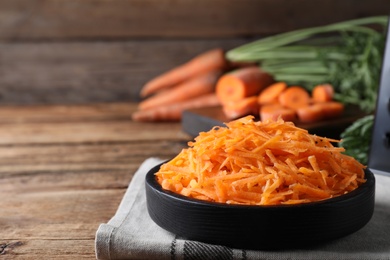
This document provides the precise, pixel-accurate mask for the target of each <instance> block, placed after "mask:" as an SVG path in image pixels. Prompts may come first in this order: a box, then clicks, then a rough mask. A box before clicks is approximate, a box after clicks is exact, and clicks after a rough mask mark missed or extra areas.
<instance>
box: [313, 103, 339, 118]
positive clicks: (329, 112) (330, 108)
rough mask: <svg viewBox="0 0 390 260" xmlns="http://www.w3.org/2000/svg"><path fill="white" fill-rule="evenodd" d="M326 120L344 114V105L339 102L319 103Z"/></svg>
mask: <svg viewBox="0 0 390 260" xmlns="http://www.w3.org/2000/svg"><path fill="white" fill-rule="evenodd" d="M318 105H320V106H321V109H322V112H323V113H324V117H325V118H335V117H338V116H340V115H341V114H342V113H343V112H344V104H343V103H341V102H337V101H330V102H324V103H319V104H318Z"/></svg>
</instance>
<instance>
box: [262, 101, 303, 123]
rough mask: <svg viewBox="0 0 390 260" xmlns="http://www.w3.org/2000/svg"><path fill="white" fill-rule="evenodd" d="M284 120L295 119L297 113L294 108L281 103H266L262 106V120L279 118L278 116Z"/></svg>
mask: <svg viewBox="0 0 390 260" xmlns="http://www.w3.org/2000/svg"><path fill="white" fill-rule="evenodd" d="M279 117H280V118H281V119H283V120H284V121H295V120H296V117H297V116H296V113H295V111H294V110H293V109H291V108H287V107H283V106H282V105H280V104H277V103H276V104H266V105H263V106H261V107H260V119H261V120H262V121H265V120H268V119H271V120H278V118H279Z"/></svg>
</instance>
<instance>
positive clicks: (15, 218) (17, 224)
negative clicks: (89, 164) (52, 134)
mask: <svg viewBox="0 0 390 260" xmlns="http://www.w3.org/2000/svg"><path fill="white" fill-rule="evenodd" d="M124 192H125V189H115V190H104V191H102V190H85V191H82V192H80V191H79V192H75V191H72V190H68V191H44V190H41V191H37V192H23V191H22V192H20V193H17V194H4V193H1V197H2V211H0V220H1V223H2V228H1V229H0V245H1V246H0V248H1V247H3V249H0V250H2V253H1V256H2V259H3V256H5V257H11V256H12V257H13V256H14V255H17V256H18V257H20V258H23V259H30V258H31V259H34V258H42V257H43V256H44V257H45V258H50V259H51V258H52V257H53V258H62V257H64V256H73V258H76V259H79V256H86V255H87V256H88V257H90V256H93V255H94V235H95V233H96V230H97V228H98V226H99V224H100V223H103V222H106V221H108V220H109V219H110V218H111V217H112V216H113V214H114V213H115V211H116V209H117V207H118V205H119V202H120V201H121V198H122V197H123V194H124ZM72 228H73V229H72ZM20 238H24V239H20ZM74 241H83V242H82V243H81V244H80V245H78V246H71V247H69V248H67V247H66V246H65V245H71V244H72V242H74ZM48 245H49V246H48ZM80 246H81V247H80ZM22 256H24V257H22ZM12 259H14V258H12Z"/></svg>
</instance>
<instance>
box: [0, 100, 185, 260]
mask: <svg viewBox="0 0 390 260" xmlns="http://www.w3.org/2000/svg"><path fill="white" fill-rule="evenodd" d="M135 108H136V105H135V104H131V103H109V104H91V105H68V106H65V105H39V106H0V165H1V167H0V198H1V209H0V259H1V260H2V259H95V249H94V239H95V233H96V230H97V228H98V226H99V224H100V223H103V222H107V221H108V220H109V219H110V218H111V217H112V216H113V215H114V213H115V211H116V209H117V207H118V205H119V203H120V201H121V199H122V197H123V195H124V192H125V191H126V189H127V187H128V184H129V182H130V181H131V178H132V175H133V173H134V172H135V171H136V169H137V168H138V167H139V165H140V164H141V163H142V162H143V161H144V160H145V159H146V158H149V157H160V158H171V157H172V156H174V155H175V154H177V153H178V152H179V151H180V150H181V149H182V148H183V147H185V146H186V144H187V141H189V140H190V139H191V137H189V136H188V135H187V134H185V133H184V132H183V131H182V129H181V125H180V123H136V122H133V121H132V120H131V118H130V115H131V112H132V111H133V110H134V109H135Z"/></svg>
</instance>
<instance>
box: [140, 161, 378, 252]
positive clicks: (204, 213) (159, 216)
mask: <svg viewBox="0 0 390 260" xmlns="http://www.w3.org/2000/svg"><path fill="white" fill-rule="evenodd" d="M159 167H160V165H158V166H156V167H154V168H153V169H151V170H150V171H149V172H148V173H147V176H146V199H147V208H148V212H149V215H150V217H151V218H152V220H153V221H154V222H156V223H157V224H158V225H159V226H160V227H162V228H164V229H166V230H168V231H170V232H172V233H174V234H176V235H178V236H179V237H181V238H184V239H190V240H196V241H201V242H205V243H211V244H219V245H224V246H229V247H232V248H241V249H254V250H256V249H257V250H260V249H263V250H264V249H287V248H303V247H306V246H309V245H314V244H318V243H321V242H326V241H330V240H333V239H336V238H339V237H343V236H346V235H349V234H351V233H353V232H355V231H357V230H359V229H360V228H362V227H363V226H364V225H366V224H367V223H368V221H369V220H370V219H371V217H372V214H373V211H374V202H375V178H374V175H373V174H372V172H371V171H369V170H366V171H365V175H366V179H367V181H366V182H365V183H364V184H362V185H361V186H360V187H358V188H357V189H356V190H354V191H352V192H350V193H347V194H345V195H342V196H339V197H336V198H331V199H327V200H323V201H320V202H311V203H306V204H298V205H275V206H245V205H228V204H221V203H212V202H205V201H201V200H196V199H191V198H187V197H185V196H182V195H179V194H175V193H173V192H170V191H166V190H163V189H162V187H161V185H160V184H159V183H158V182H157V180H156V178H155V175H154V174H155V173H156V172H157V171H158V170H159Z"/></svg>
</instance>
